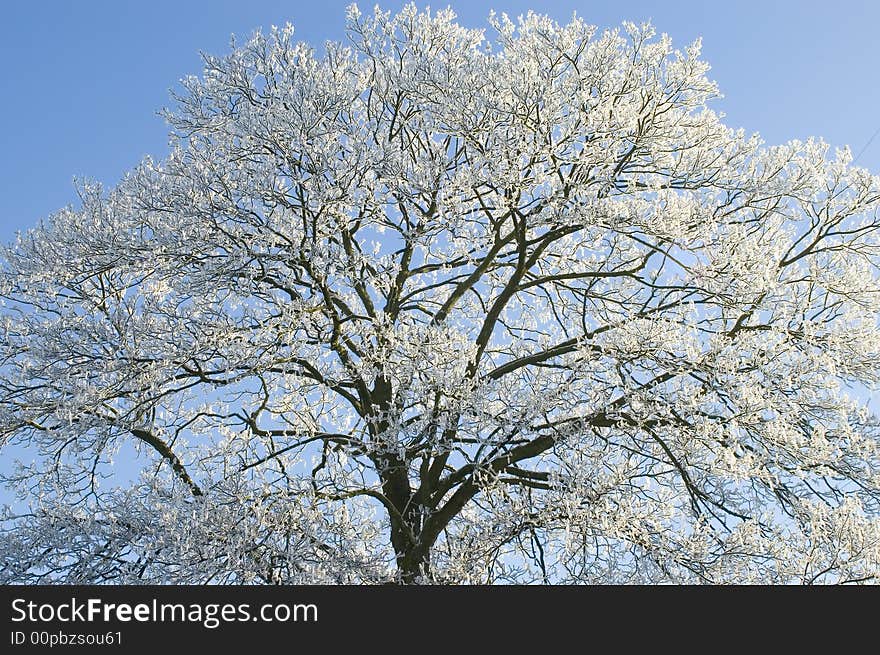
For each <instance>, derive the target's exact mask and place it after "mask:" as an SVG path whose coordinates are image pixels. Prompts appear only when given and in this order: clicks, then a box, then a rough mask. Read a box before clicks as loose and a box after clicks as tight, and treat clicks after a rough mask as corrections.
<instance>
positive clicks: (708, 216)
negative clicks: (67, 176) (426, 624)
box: [0, 6, 880, 584]
mask: <svg viewBox="0 0 880 655" xmlns="http://www.w3.org/2000/svg"><path fill="white" fill-rule="evenodd" d="M489 23H490V27H489V28H488V29H487V30H478V29H467V28H465V27H462V26H460V25H458V24H457V23H456V17H455V15H454V14H453V13H452V12H451V11H448V10H447V11H441V12H437V13H429V12H420V11H418V10H417V9H416V8H415V7H413V6H408V7H406V8H404V9H403V10H402V11H401V13H399V14H397V15H394V16H392V15H390V14H389V13H383V12H381V11H380V10H378V9H376V10H375V12H373V13H371V14H369V15H365V14H361V13H360V12H359V11H358V10H357V9H356V8H355V7H352V8H350V10H349V20H348V27H347V30H346V41H345V42H344V43H335V44H334V43H329V44H327V45H326V46H324V47H323V48H322V49H321V50H316V49H314V48H312V47H310V46H309V45H307V44H303V43H297V42H296V41H295V40H294V38H293V28H292V27H290V26H288V27H286V28H283V29H273V30H272V31H271V33H268V34H262V33H257V34H256V35H255V36H253V38H252V39H250V41H248V42H247V43H246V44H244V45H242V46H238V47H235V46H234V47H233V49H232V51H231V52H230V53H229V54H227V55H226V56H224V57H212V56H205V58H204V63H205V68H204V73H203V75H202V76H201V77H200V78H195V77H193V78H189V79H187V80H186V81H185V82H184V84H183V87H182V89H181V91H180V92H179V93H178V94H177V95H176V96H175V98H174V100H175V108H174V109H173V110H170V111H167V112H165V115H166V117H167V120H168V121H169V123H170V125H171V139H172V140H171V151H170V154H169V155H168V157H167V158H166V159H164V160H163V161H161V162H158V161H152V160H149V159H148V160H146V161H144V162H143V164H142V165H140V166H139V167H137V168H136V169H135V170H133V171H132V172H130V173H129V174H127V175H126V176H125V178H124V179H123V180H122V182H120V183H119V184H118V185H117V186H116V187H115V188H113V189H110V190H105V189H102V188H101V187H100V186H99V185H96V184H91V183H84V184H81V185H80V187H79V193H80V199H81V203H80V205H79V206H78V207H76V208H72V207H71V208H67V209H63V210H61V211H59V212H58V213H56V214H54V215H53V216H51V217H50V218H49V219H48V220H47V221H45V222H44V223H43V224H41V225H40V226H38V227H36V228H34V229H33V230H31V231H29V232H28V233H27V234H23V235H21V236H20V237H19V239H18V241H17V242H16V243H14V244H12V245H10V246H9V247H8V248H6V249H5V250H4V251H3V252H2V258H0V272H2V275H0V297H2V300H3V304H2V307H0V333H2V339H0V444H2V448H3V449H4V451H6V452H7V453H8V452H11V451H12V449H15V452H22V451H24V452H27V453H28V457H26V458H24V459H25V460H28V459H29V460H30V463H28V462H21V463H19V464H18V465H17V467H15V468H14V469H12V468H10V467H7V468H8V469H9V470H8V471H7V472H6V474H5V479H6V481H7V483H8V484H9V486H10V488H12V489H14V490H16V491H17V492H18V493H19V494H20V498H19V501H18V503H17V504H13V505H12V506H10V507H7V509H6V510H5V513H4V514H3V515H2V517H0V518H2V533H3V539H2V542H0V581H4V582H68V583H83V582H85V583H136V582H152V583H206V582H212V583H246V584H248V583H315V582H318V583H326V582H335V583H381V582H389V581H398V582H405V583H411V582H435V583H504V582H515V583H525V582H549V583H580V582H586V583H602V582H613V583H628V582H639V583H652V582H712V583H715V582H769V583H777V582H780V583H781V582H786V583H787V582H804V583H814V582H862V581H870V580H874V579H876V576H877V575H878V573H880V518H878V517H880V431H878V422H877V418H876V417H875V416H874V414H873V413H872V411H871V409H872V408H871V406H870V403H869V400H868V399H869V394H870V390H871V389H872V388H873V385H875V384H876V383H877V382H878V379H880V331H878V315H880V275H878V264H880V240H878V234H880V217H878V207H880V178H878V177H877V176H873V175H871V174H870V173H869V172H868V171H866V170H864V169H861V168H858V167H856V166H854V165H853V163H852V161H851V159H852V157H851V155H850V153H849V151H848V150H847V149H842V150H838V151H836V152H833V153H832V152H830V151H829V147H828V146H827V145H826V144H825V143H823V142H821V141H820V140H808V141H806V142H797V141H795V142H791V143H788V144H786V145H782V146H775V147H767V146H765V145H764V144H763V143H762V141H761V140H760V139H759V138H758V137H757V136H747V135H745V134H744V133H743V132H742V131H741V130H740V131H737V130H733V129H730V128H728V127H726V126H725V125H724V124H723V122H722V121H721V118H722V117H720V116H719V115H718V114H717V113H716V112H715V111H713V110H712V109H711V108H709V106H708V105H709V104H711V102H712V101H713V99H714V98H716V97H717V96H718V90H717V87H716V85H715V83H714V82H712V81H710V80H709V79H708V78H707V76H706V74H707V69H708V66H707V65H706V64H705V63H704V62H703V61H701V60H700V58H699V52H700V45H699V43H695V44H693V45H691V46H689V47H687V48H685V49H684V50H675V49H674V48H673V46H672V44H671V43H670V39H669V38H668V37H667V36H666V35H660V36H657V35H656V33H655V31H654V29H653V27H651V26H650V25H635V24H629V23H626V24H624V25H623V27H622V29H614V30H608V31H604V32H600V31H598V30H597V29H596V28H595V27H593V26H591V25H589V24H588V23H586V22H584V21H583V20H581V19H578V18H574V19H572V20H571V22H569V23H568V24H565V25H561V24H557V23H556V22H554V21H552V20H551V19H549V18H547V17H545V16H540V15H536V14H532V13H530V14H528V15H527V16H524V17H522V18H520V19H519V20H518V22H514V21H511V20H509V19H508V18H507V17H506V16H492V17H490V19H489ZM121 461H125V462H127V463H126V464H125V465H124V466H123V465H121V464H120V462H121ZM133 467H136V468H137V472H136V473H135V474H133V475H130V474H129V473H130V470H131V469H132V468H133ZM127 471H128V472H127ZM23 508H24V509H23Z"/></svg>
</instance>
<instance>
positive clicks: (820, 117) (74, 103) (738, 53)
mask: <svg viewBox="0 0 880 655" xmlns="http://www.w3.org/2000/svg"><path fill="white" fill-rule="evenodd" d="M347 4H348V0H343V1H337V0H323V1H322V2H313V1H312V2H295V1H290V0H287V1H282V0H248V1H247V2H243V1H242V0H211V1H208V0H186V1H185V2H183V1H181V0H174V1H169V0H151V2H148V3H144V2H134V1H132V0H115V1H113V0H82V1H80V2H66V1H65V2H62V1H59V0H54V1H50V0H43V1H42V2H39V3H26V2H17V3H12V2H4V3H3V4H2V6H0V60H2V61H3V62H4V66H3V67H2V68H0V88H2V90H3V91H2V102H0V123H2V125H4V126H5V133H4V136H3V156H2V159H0V180H2V183H0V184H2V186H0V188H2V193H0V242H8V241H10V240H11V239H12V238H14V235H15V232H16V231H17V230H22V229H26V228H28V227H31V226H33V225H35V224H36V223H37V221H38V220H39V219H40V218H41V217H44V216H46V215H48V214H50V213H51V212H52V211H54V210H56V209H58V208H60V207H62V206H64V205H66V204H68V203H75V201H76V194H75V191H74V187H73V184H72V180H73V177H74V176H78V177H85V178H91V179H96V180H99V181H101V182H103V183H105V184H106V185H108V186H109V185H112V184H114V183H115V182H116V181H117V180H118V179H119V178H120V176H121V175H122V174H123V173H124V172H125V171H126V170H128V169H130V168H132V167H133V166H135V165H136V164H137V163H138V162H139V161H140V160H141V159H142V158H143V157H144V156H146V155H152V156H153V157H155V158H162V157H164V155H165V154H166V153H167V127H166V125H165V123H164V121H163V120H162V119H161V118H160V117H158V116H157V115H156V112H157V111H158V110H159V109H161V108H162V107H164V106H168V105H169V104H170V100H169V96H168V91H169V89H170V88H172V87H173V86H174V85H175V84H176V83H177V81H178V80H179V79H180V78H182V77H184V76H186V75H190V74H199V73H200V72H201V64H200V59H199V54H198V53H199V51H200V50H201V51H205V52H209V53H211V54H223V53H225V52H227V51H228V49H229V39H230V36H231V35H232V34H233V33H234V34H236V35H237V36H238V37H239V40H240V41H242V40H244V39H246V38H247V37H248V36H249V35H250V34H251V33H253V31H254V30H255V29H257V28H259V27H263V28H265V29H268V27H269V26H270V25H272V24H277V25H282V24H284V23H285V22H288V21H289V22H291V23H293V24H294V25H295V26H296V30H297V35H298V37H299V38H300V39H302V40H306V41H309V42H311V43H312V44H315V45H320V44H321V43H323V42H324V41H325V40H326V39H332V40H337V39H340V38H342V37H343V27H344V22H345V6H346V5H347ZM401 4H402V3H401V2H386V3H383V4H382V6H383V7H384V8H387V9H391V10H396V9H398V8H399V7H400V6H401ZM424 4H425V3H419V6H424ZM449 4H450V5H451V6H452V7H453V8H454V9H455V10H456V11H457V13H458V14H459V17H460V22H462V23H463V24H465V25H468V26H471V27H475V26H476V27H479V26H483V27H485V26H486V16H487V15H488V13H489V10H490V9H492V8H494V9H495V10H496V11H498V12H502V11H504V12H507V13H508V14H510V15H511V16H516V15H519V14H521V13H524V12H525V11H527V10H528V9H529V8H535V9H536V10H539V11H541V12H542V13H548V14H550V15H551V16H553V17H554V18H556V19H557V20H560V21H565V20H567V19H568V18H570V16H571V14H572V12H573V11H576V12H577V13H578V15H580V16H582V17H583V18H585V19H586V20H588V21H589V22H591V23H594V24H596V25H598V26H599V27H600V28H607V27H614V26H617V25H619V24H620V22H621V21H622V20H633V21H637V22H638V21H645V20H648V19H650V20H651V21H652V22H653V23H654V24H655V26H656V27H657V30H658V32H667V33H668V34H670V36H671V37H672V38H673V42H674V44H675V45H676V47H684V46H686V45H687V44H689V43H690V42H691V41H693V40H694V39H695V38H696V37H698V36H702V37H703V39H704V42H703V56H704V59H706V60H707V61H708V62H709V63H710V64H711V65H712V70H711V71H710V76H711V77H712V79H714V80H716V81H717V82H718V83H719V85H720V87H721V90H722V93H724V94H725V98H724V99H722V100H720V101H718V102H717V103H716V104H715V105H714V109H716V110H720V111H723V112H724V113H726V114H727V119H726V122H727V123H728V124H729V125H730V126H732V127H743V128H745V130H746V131H747V132H750V133H751V132H760V133H761V135H762V136H763V137H764V139H765V140H766V141H767V142H768V143H781V142H785V141H788V140H789V139H793V138H805V137H808V136H810V135H815V136H821V137H824V138H825V139H826V140H827V141H829V142H830V143H831V144H832V145H834V146H839V145H845V144H848V145H850V146H851V148H852V150H853V153H854V154H858V153H859V152H861V156H860V158H859V160H858V164H860V165H864V166H867V167H868V168H870V169H871V170H872V171H874V172H880V136H877V137H876V138H874V140H873V142H871V143H869V140H870V139H871V137H872V135H875V133H876V131H877V130H878V128H880V112H878V111H877V107H878V106H880V66H878V63H880V57H878V56H877V53H876V50H875V41H876V25H877V24H878V22H880V3H878V2H875V1H873V0H861V1H856V0H839V1H837V2H834V3H829V2H818V1H815V0H806V1H802V2H794V1H791V0H785V1H772V0H765V1H761V2H758V1H754V0H748V1H740V2H736V3H715V2H705V1H702V2H697V1H690V0H681V1H675V0H669V1H667V2H646V1H624V2H609V1H605V2H596V1H582V2H570V1H551V2H542V3H537V2H534V1H530V0H525V1H522V0H486V1H484V0H476V1H474V0H466V1H465V0H461V1H458V2H452V3H449ZM360 6H361V8H362V9H369V8H370V7H372V3H368V2H364V3H361V4H360ZM445 6H447V3H446V2H442V3H434V7H445ZM866 146H867V147H866Z"/></svg>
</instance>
